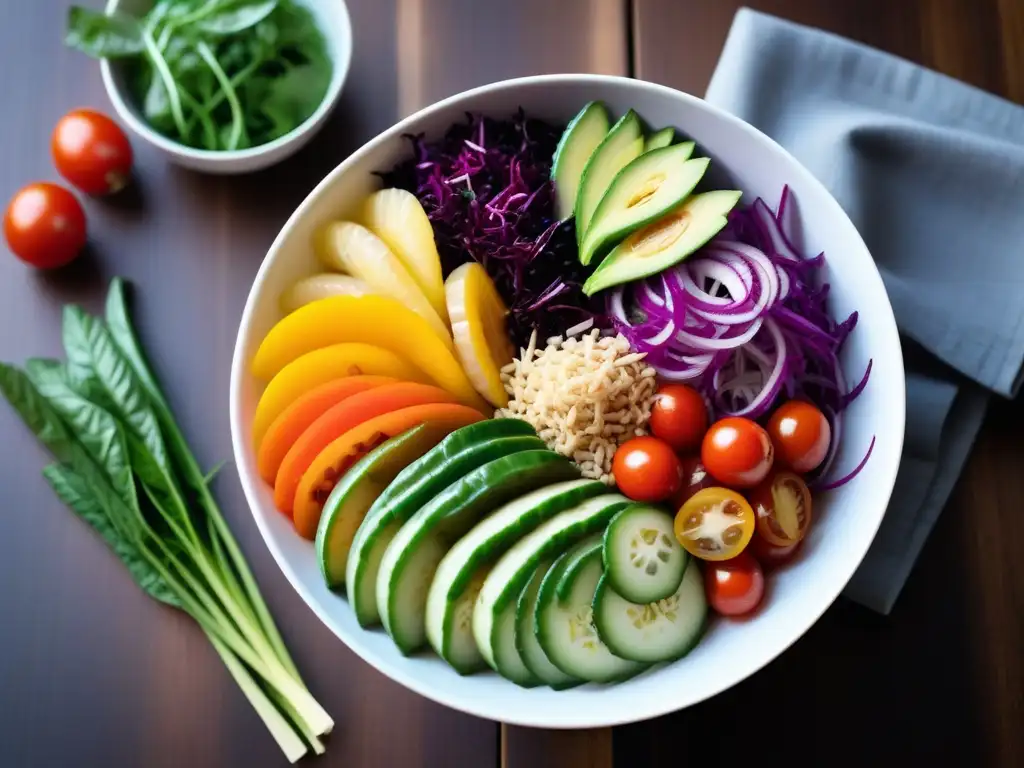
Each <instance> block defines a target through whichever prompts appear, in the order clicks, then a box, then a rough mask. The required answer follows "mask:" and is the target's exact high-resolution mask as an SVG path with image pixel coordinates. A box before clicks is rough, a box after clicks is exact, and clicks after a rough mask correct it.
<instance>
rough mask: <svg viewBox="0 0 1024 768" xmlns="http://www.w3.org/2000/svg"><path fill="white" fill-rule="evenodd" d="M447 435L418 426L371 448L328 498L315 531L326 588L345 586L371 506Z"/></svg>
mask: <svg viewBox="0 0 1024 768" xmlns="http://www.w3.org/2000/svg"><path fill="white" fill-rule="evenodd" d="M447 434H448V430H447V429H444V428H441V427H438V426H436V425H433V424H429V423H428V424H420V425H419V426H418V427H414V428H413V429H410V430H409V431H408V432H403V433H402V434H400V435H398V436H396V437H393V438H391V439H390V440H388V441H387V442H385V443H382V444H381V445H379V446H377V447H376V448H374V449H373V450H372V451H370V452H369V453H368V454H366V456H364V457H363V458H361V459H360V460H359V461H357V462H356V463H355V464H354V465H353V466H352V468H351V469H350V470H349V471H348V472H346V473H345V475H344V476H343V477H342V478H341V480H340V481H339V482H338V485H337V486H335V488H334V490H333V491H331V495H330V496H328V497H327V503H326V504H324V509H323V513H322V514H321V516H320V524H319V526H318V527H317V531H316V554H317V561H318V562H319V563H320V573H321V574H322V575H323V577H324V581H325V582H326V583H327V586H328V587H330V588H331V589H337V588H338V587H340V586H342V585H343V584H344V583H345V569H346V565H347V563H348V554H349V551H350V549H351V547H352V539H353V537H355V535H356V531H357V530H358V529H359V526H360V525H361V524H362V522H363V519H364V518H365V517H366V512H367V510H369V509H370V506H371V505H372V504H373V502H374V501H376V500H377V497H378V496H380V494H381V493H382V492H383V490H384V489H385V488H387V486H388V484H389V483H391V481H392V480H394V479H395V476H396V475H397V474H398V473H399V472H401V471H402V470H403V469H405V468H406V467H407V466H408V465H409V464H410V463H412V462H413V461H415V460H416V459H418V458H419V457H420V456H422V455H423V454H425V453H426V452H427V451H429V450H430V449H431V448H433V447H434V446H435V445H437V444H438V442H440V440H441V439H442V438H443V437H444V436H445V435H447Z"/></svg>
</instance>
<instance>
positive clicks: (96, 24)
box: [64, 6, 143, 59]
mask: <svg viewBox="0 0 1024 768" xmlns="http://www.w3.org/2000/svg"><path fill="white" fill-rule="evenodd" d="M64 42H65V44H67V45H68V46H70V47H72V48H74V49H75V50H78V51H81V52H82V53H85V54H88V55H89V56H94V57H96V58H105V59H118V58H122V57H125V56H138V55H139V54H140V53H142V51H143V45H142V25H141V24H139V21H138V19H135V18H133V17H131V16H125V15H124V14H122V13H112V14H103V13H97V12H96V11H90V10H89V9H88V8H80V7H78V6H72V7H71V8H70V10H69V11H68V31H67V35H66V36H65V37H64Z"/></svg>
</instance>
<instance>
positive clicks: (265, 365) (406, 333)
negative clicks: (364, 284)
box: [251, 295, 487, 411]
mask: <svg viewBox="0 0 1024 768" xmlns="http://www.w3.org/2000/svg"><path fill="white" fill-rule="evenodd" d="M345 342H361V343H363V344H372V345H374V346H377V347H383V348H384V349H386V350H389V351H391V352H394V353H395V354H396V355H398V356H399V357H400V358H402V359H403V360H404V361H406V362H408V363H409V364H411V365H413V366H415V367H416V368H418V369H419V370H421V371H423V372H424V373H425V374H426V375H427V376H429V377H430V379H431V381H433V382H434V383H435V384H437V385H438V386H439V387H441V388H442V389H446V390H448V391H449V392H451V393H452V394H454V395H456V396H457V397H458V398H459V399H460V400H461V401H462V402H464V403H465V404H466V405H469V406H472V407H473V408H477V409H478V410H480V411H484V410H486V408H487V406H486V404H485V403H484V402H483V401H482V400H481V399H480V396H479V395H477V393H476V391H475V390H474V389H473V385H472V384H471V383H470V381H469V379H468V378H466V374H465V372H464V371H463V370H462V367H461V366H460V365H459V362H458V360H456V358H455V355H454V353H453V352H452V351H451V349H450V348H449V347H448V345H446V344H445V343H444V342H443V341H441V339H440V338H438V335H437V334H436V333H434V331H433V329H432V328H431V327H430V325H429V324H428V323H427V321H426V320H424V319H423V318H422V317H420V316H419V315H418V314H416V313H415V312H413V311H412V310H410V309H408V308H407V307H405V306H403V305H402V304H400V303H399V302H397V301H395V300H394V299H388V298H385V297H383V296H375V295H374V296H332V297H330V298H326V299H320V300H319V301H314V302H312V303H310V304H307V305H306V306H304V307H300V308H299V309H297V310H295V311H294V312H292V313H291V314H290V315H287V316H285V317H284V318H283V319H282V320H280V321H279V322H278V323H277V325H275V326H274V327H273V328H271V329H270V332H269V333H268V334H267V336H266V338H264V339H263V343H262V344H260V347H259V349H258V350H256V354H255V356H254V357H253V360H252V367H251V370H252V374H253V376H256V377H257V378H259V379H264V380H266V379H271V378H273V377H274V376H275V375H276V374H277V373H278V371H280V370H281V369H282V368H284V367H285V366H286V365H288V363H290V362H291V361H292V360H295V359H296V358H297V357H299V356H301V355H304V354H306V353H307V352H312V351H313V350H314V349H321V348H323V347H329V346H331V345H332V344H342V343H345ZM396 378H397V377H396Z"/></svg>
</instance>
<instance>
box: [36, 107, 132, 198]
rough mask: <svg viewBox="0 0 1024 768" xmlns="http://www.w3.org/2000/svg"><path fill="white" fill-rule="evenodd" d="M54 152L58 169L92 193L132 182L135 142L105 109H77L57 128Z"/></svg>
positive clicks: (109, 191) (103, 192)
mask: <svg viewBox="0 0 1024 768" xmlns="http://www.w3.org/2000/svg"><path fill="white" fill-rule="evenodd" d="M50 151H51V152H52V154H53V163H54V165H56V166H57V171H58V172H59V173H60V175H61V176H63V177H64V178H65V179H67V180H68V181H69V182H71V183H72V184H73V185H75V186H76V187H78V188H79V189H80V190H82V191H83V192H85V193H86V194H88V195H109V194H112V193H114V192H117V191H118V190H120V189H121V188H122V187H124V186H125V185H126V184H127V183H128V179H129V178H130V177H131V170H132V145H131V144H130V143H129V142H128V137H127V136H125V134H124V131H122V130H121V127H120V126H119V125H118V124H117V123H115V122H114V121H113V120H111V119H110V118H109V117H107V116H106V115H104V114H103V113H101V112H96V111H95V110H92V109H74V110H72V111H71V112H68V113H67V114H66V115H64V117H62V118H61V119H60V120H59V121H58V122H57V126H56V127H55V128H54V129H53V136H52V137H51V138H50Z"/></svg>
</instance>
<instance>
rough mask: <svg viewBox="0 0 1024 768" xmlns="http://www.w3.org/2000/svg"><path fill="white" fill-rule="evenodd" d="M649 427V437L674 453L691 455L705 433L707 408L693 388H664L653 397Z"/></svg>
mask: <svg viewBox="0 0 1024 768" xmlns="http://www.w3.org/2000/svg"><path fill="white" fill-rule="evenodd" d="M650 425H651V434H652V435H654V436H655V437H660V438H661V439H662V440H664V441H665V442H666V443H668V444H669V445H671V446H672V447H673V448H675V449H676V450H677V451H680V452H683V451H692V450H694V449H695V448H696V447H697V446H699V445H700V441H701V438H702V437H704V433H705V432H707V431H708V408H707V405H705V403H704V398H703V397H701V395H700V393H699V392H698V391H697V390H695V389H694V388H693V387H688V386H686V385H685V384H666V385H665V386H663V387H659V388H658V392H657V394H655V395H654V405H653V406H652V407H651V422H650Z"/></svg>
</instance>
